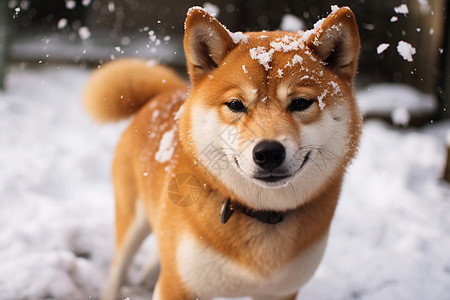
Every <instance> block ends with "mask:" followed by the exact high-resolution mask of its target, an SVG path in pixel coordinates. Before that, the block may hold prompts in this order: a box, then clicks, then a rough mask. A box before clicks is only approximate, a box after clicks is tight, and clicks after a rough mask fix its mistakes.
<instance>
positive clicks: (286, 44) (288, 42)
mask: <svg viewBox="0 0 450 300" xmlns="http://www.w3.org/2000/svg"><path fill="white" fill-rule="evenodd" d="M304 44H305V42H304V41H303V40H302V39H299V38H296V37H293V36H290V35H287V34H286V35H285V36H283V37H282V38H277V39H276V40H275V41H272V42H270V47H272V48H273V49H274V50H275V51H280V52H281V51H282V52H289V51H297V50H299V49H303V48H304V47H305V45H304Z"/></svg>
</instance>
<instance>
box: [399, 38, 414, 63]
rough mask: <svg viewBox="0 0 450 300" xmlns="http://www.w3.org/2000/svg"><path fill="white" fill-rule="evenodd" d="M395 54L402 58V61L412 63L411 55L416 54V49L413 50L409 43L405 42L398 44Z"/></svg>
mask: <svg viewBox="0 0 450 300" xmlns="http://www.w3.org/2000/svg"><path fill="white" fill-rule="evenodd" d="M397 52H398V54H400V56H401V57H403V59H404V60H406V61H409V62H412V61H413V55H414V54H416V48H414V47H413V46H412V45H411V44H410V43H407V42H405V41H400V42H398V45H397Z"/></svg>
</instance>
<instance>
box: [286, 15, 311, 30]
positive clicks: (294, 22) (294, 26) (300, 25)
mask: <svg viewBox="0 0 450 300" xmlns="http://www.w3.org/2000/svg"><path fill="white" fill-rule="evenodd" d="M305 28H306V25H305V22H303V20H302V19H300V18H298V17H297V16H294V15H291V14H285V15H284V16H283V18H282V19H281V24H280V29H281V30H283V31H292V32H296V31H299V30H304V29H305Z"/></svg>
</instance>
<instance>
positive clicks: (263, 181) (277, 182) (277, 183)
mask: <svg viewBox="0 0 450 300" xmlns="http://www.w3.org/2000/svg"><path fill="white" fill-rule="evenodd" d="M250 178H251V180H252V181H253V182H254V183H256V184H257V185H259V186H261V187H263V188H269V189H276V188H282V187H285V186H287V185H288V184H289V182H290V181H291V180H292V178H293V176H292V175H285V176H273V175H269V176H265V177H255V176H253V177H250Z"/></svg>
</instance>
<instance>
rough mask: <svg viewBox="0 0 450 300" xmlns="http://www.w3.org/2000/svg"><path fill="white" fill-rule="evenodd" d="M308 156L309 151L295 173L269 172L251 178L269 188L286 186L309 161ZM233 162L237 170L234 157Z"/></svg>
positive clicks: (259, 173)
mask: <svg viewBox="0 0 450 300" xmlns="http://www.w3.org/2000/svg"><path fill="white" fill-rule="evenodd" d="M310 156H311V151H309V152H308V153H307V154H306V155H305V158H304V159H303V161H302V163H301V165H300V167H299V168H298V169H297V170H296V171H295V172H292V173H286V172H285V171H283V170H279V171H277V170H274V171H271V172H257V173H256V174H254V175H253V176H251V178H252V179H255V180H257V181H260V182H262V183H264V185H269V186H278V185H280V184H282V185H286V184H287V183H288V182H289V179H290V178H293V177H295V176H296V175H297V174H298V173H299V172H300V171H301V170H302V169H303V168H304V166H305V165H306V163H307V162H308V161H309V159H310ZM234 160H235V162H236V164H237V166H238V168H239V169H240V166H239V162H238V160H237V159H236V157H235V158H234Z"/></svg>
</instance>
